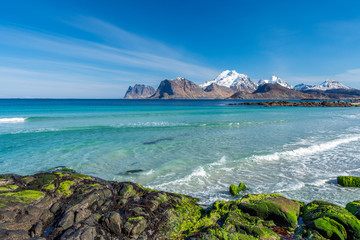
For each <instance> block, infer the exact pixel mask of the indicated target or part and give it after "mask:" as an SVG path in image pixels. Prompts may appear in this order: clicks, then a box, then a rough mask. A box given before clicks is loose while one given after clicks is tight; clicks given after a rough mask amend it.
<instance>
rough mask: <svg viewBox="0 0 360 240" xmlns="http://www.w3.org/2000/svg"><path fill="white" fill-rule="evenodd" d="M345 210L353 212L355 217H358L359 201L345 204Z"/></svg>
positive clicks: (359, 212) (359, 213)
mask: <svg viewBox="0 0 360 240" xmlns="http://www.w3.org/2000/svg"><path fill="white" fill-rule="evenodd" d="M345 208H346V210H348V211H349V212H351V213H352V214H354V215H355V216H356V217H357V218H360V201H353V202H349V203H348V204H346V207H345Z"/></svg>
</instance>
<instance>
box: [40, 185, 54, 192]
mask: <svg viewBox="0 0 360 240" xmlns="http://www.w3.org/2000/svg"><path fill="white" fill-rule="evenodd" d="M43 189H44V190H46V191H52V190H54V189H55V185H54V184H49V185H46V186H44V187H43Z"/></svg>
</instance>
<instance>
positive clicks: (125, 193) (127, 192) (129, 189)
mask: <svg viewBox="0 0 360 240" xmlns="http://www.w3.org/2000/svg"><path fill="white" fill-rule="evenodd" d="M136 195H137V192H136V191H135V189H134V187H133V186H132V185H127V186H126V187H124V188H122V189H121V190H120V192H119V196H121V197H123V198H129V197H134V196H136Z"/></svg>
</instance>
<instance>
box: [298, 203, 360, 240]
mask: <svg viewBox="0 0 360 240" xmlns="http://www.w3.org/2000/svg"><path fill="white" fill-rule="evenodd" d="M319 218H330V219H332V220H334V221H336V222H337V223H338V224H340V225H342V226H343V227H344V229H345V230H346V233H347V238H348V239H360V220H359V219H357V218H356V217H355V216H354V215H352V214H351V213H350V212H348V211H347V210H346V209H344V208H342V207H340V206H337V205H335V204H331V203H328V202H324V201H313V202H311V203H309V204H308V205H306V207H305V210H304V214H303V220H304V223H305V224H306V225H307V226H308V227H309V228H311V227H312V225H311V223H312V222H313V221H315V220H316V219H319ZM332 225H334V224H332Z"/></svg>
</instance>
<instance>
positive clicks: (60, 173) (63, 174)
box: [54, 172, 69, 178]
mask: <svg viewBox="0 0 360 240" xmlns="http://www.w3.org/2000/svg"><path fill="white" fill-rule="evenodd" d="M54 174H56V175H58V176H59V177H61V178H62V177H66V176H69V174H68V173H62V172H54Z"/></svg>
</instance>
